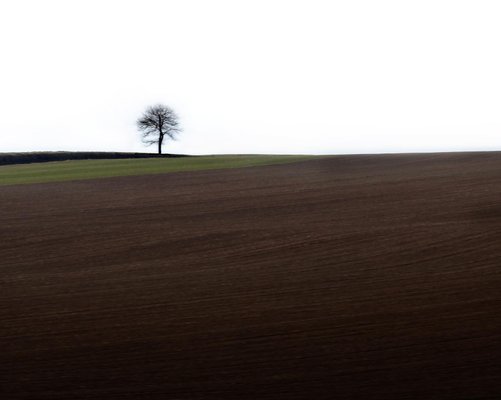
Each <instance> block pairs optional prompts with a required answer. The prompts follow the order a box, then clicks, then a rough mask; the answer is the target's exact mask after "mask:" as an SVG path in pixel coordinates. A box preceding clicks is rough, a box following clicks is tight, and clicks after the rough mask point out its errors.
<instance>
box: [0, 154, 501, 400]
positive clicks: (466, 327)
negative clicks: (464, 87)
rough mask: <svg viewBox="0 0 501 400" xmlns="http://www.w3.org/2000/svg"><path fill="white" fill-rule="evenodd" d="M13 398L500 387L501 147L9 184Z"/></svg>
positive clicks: (450, 395)
mask: <svg viewBox="0 0 501 400" xmlns="http://www.w3.org/2000/svg"><path fill="white" fill-rule="evenodd" d="M0 398H1V399H23V400H25V399H36V400H41V399H47V400H49V399H50V400H54V399H65V400H66V399H71V400H74V399H177V400H179V399H183V400H191V399H213V400H216V399H217V400H222V399H231V400H239V399H248V400H251V399H252V400H260V399H263V400H265V399H287V400H293V399H312V400H319V399H350V400H351V399H364V400H369V399H381V400H391V399H398V400H402V399H437V400H439V399H440V400H444V399H454V400H456V399H464V400H471V399H476V400H478V399H499V398H501V154H500V153H471V154H428V155H384V156H342V157H333V158H324V159H316V160H311V161H303V162H297V163H293V164H284V165H273V166H263V167H252V168H241V169H231V170H230V169H227V170H217V171H216V170H213V171H199V172H181V173H172V174H164V175H151V176H135V177H120V178H109V179H99V180H87V181H77V182H61V183H47V184H32V185H15V186H4V187H0Z"/></svg>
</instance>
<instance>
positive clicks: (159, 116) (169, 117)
mask: <svg viewBox="0 0 501 400" xmlns="http://www.w3.org/2000/svg"><path fill="white" fill-rule="evenodd" d="M137 128H138V129H139V131H140V132H141V138H142V141H143V143H144V144H146V145H147V146H151V145H152V144H158V154H162V145H163V143H164V140H165V139H172V140H174V139H175V138H176V135H177V134H178V133H179V132H181V129H180V127H179V118H178V116H177V115H176V113H175V112H174V110H173V109H172V108H170V107H167V106H165V105H163V104H157V105H154V106H150V107H148V108H147V109H146V111H145V112H144V113H143V115H142V116H141V117H140V118H138V120H137Z"/></svg>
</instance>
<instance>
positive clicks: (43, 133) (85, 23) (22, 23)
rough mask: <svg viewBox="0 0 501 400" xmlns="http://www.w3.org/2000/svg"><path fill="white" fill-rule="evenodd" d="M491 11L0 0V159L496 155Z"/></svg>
mask: <svg viewBox="0 0 501 400" xmlns="http://www.w3.org/2000/svg"><path fill="white" fill-rule="evenodd" d="M500 50H501V2H500V1H499V0H492V1H488V0H469V1H462V0H450V1H449V0H395V1H385V0H378V1H375V0H368V1H362V0H344V1H333V0H325V1H321V0H302V1H294V0H179V1H175V0H163V1H160V0H158V1H157V0H135V1H127V0H97V1H92V0H85V1H83V0H71V1H70V0H61V1H57V0H44V1H40V0H31V1H30V0H1V2H0V151H34V150H116V151H144V150H147V151H153V152H154V151H155V148H154V147H151V148H149V149H148V148H145V147H144V146H143V145H142V144H141V142H140V140H139V134H138V133H137V132H136V128H135V120H136V118H137V117H138V116H139V115H140V114H141V112H142V111H143V109H144V108H145V107H146V106H147V105H150V104H154V103H157V102H163V103H166V104H168V105H170V106H172V107H173V108H174V109H175V110H176V111H177V112H178V114H179V115H180V117H181V120H182V126H183V129H184V132H183V133H182V134H181V135H180V136H179V140H178V141H177V142H173V143H168V144H167V145H166V146H164V151H166V152H181V153H192V154H201V153H366V152H395V151H440V150H491V149H501V51H500Z"/></svg>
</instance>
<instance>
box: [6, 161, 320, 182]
mask: <svg viewBox="0 0 501 400" xmlns="http://www.w3.org/2000/svg"><path fill="white" fill-rule="evenodd" d="M314 157H315V156H302V155H299V156H296V155H290V156H289V155H285V156H283V155H278V156H277V155H241V156H238V155H237V156H235V155H228V156H226V155H224V156H200V157H182V158H161V159H158V158H147V159H121V160H74V161H73V160H72V161H57V162H47V163H34V164H22V165H5V166H0V186H1V185H18V184H28V183H44V182H62V181H73V180H83V179H98V178H109V177H115V176H133V175H148V174H163V173H168V172H179V171H199V170H209V169H223V168H241V167H253V166H259V165H270V164H282V163H290V162H295V161H303V160H307V159H311V158H314Z"/></svg>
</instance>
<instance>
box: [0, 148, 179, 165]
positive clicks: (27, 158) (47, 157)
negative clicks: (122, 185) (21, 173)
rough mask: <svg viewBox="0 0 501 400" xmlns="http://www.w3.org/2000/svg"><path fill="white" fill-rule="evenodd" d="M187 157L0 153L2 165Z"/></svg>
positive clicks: (138, 154)
mask: <svg viewBox="0 0 501 400" xmlns="http://www.w3.org/2000/svg"><path fill="white" fill-rule="evenodd" d="M169 157H187V156H185V155H182V154H161V155H160V154H151V153H114V152H80V151H79V152H70V151H68V152H67V151H61V152H36V153H0V165H9V164H29V163H39V162H50V161H66V160H104V159H120V158H169Z"/></svg>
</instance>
